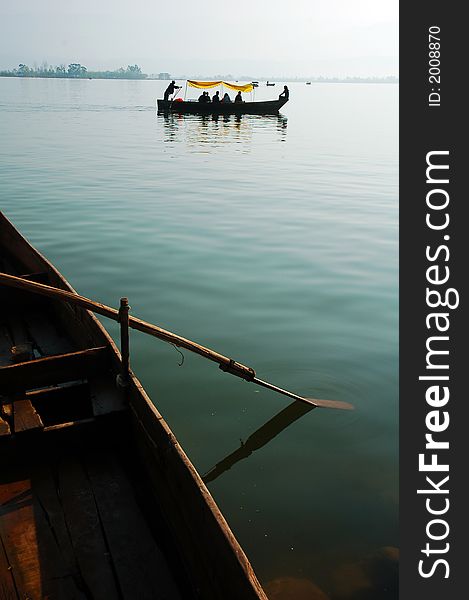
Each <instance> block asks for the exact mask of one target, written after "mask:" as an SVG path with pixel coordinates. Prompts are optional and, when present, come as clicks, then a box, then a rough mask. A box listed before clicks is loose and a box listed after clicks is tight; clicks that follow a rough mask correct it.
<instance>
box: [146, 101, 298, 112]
mask: <svg viewBox="0 0 469 600" xmlns="http://www.w3.org/2000/svg"><path fill="white" fill-rule="evenodd" d="M287 102H288V99H287V98H279V99H278V100H267V101H264V102H227V103H225V102H207V103H206V104H205V103H204V102H197V100H192V101H190V100H189V101H184V100H179V99H176V100H174V101H172V100H161V99H158V112H173V113H181V114H182V113H188V114H200V115H275V114H277V113H278V111H279V110H280V109H281V108H282V106H283V105H284V104H286V103H287Z"/></svg>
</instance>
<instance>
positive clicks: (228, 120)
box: [157, 113, 288, 152]
mask: <svg viewBox="0 0 469 600" xmlns="http://www.w3.org/2000/svg"><path fill="white" fill-rule="evenodd" d="M157 123H158V124H161V123H162V124H163V128H164V137H163V140H164V142H177V143H183V144H187V146H188V147H189V148H192V149H193V150H195V151H197V149H199V151H204V152H210V149H214V148H220V147H221V146H222V145H223V144H233V143H235V144H236V143H238V144H241V145H242V149H241V151H242V152H249V151H250V149H251V144H252V141H253V136H254V135H260V134H262V133H263V132H265V133H268V134H269V141H270V142H272V141H280V142H284V141H285V140H286V135H287V125H288V119H287V117H285V116H284V115H280V114H279V115H187V114H178V113H157ZM272 134H275V135H274V140H272Z"/></svg>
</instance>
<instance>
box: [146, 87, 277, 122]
mask: <svg viewBox="0 0 469 600" xmlns="http://www.w3.org/2000/svg"><path fill="white" fill-rule="evenodd" d="M254 83H255V82H252V83H246V84H244V85H237V84H234V83H228V82H226V81H193V80H188V81H187V84H188V85H189V86H191V87H195V88H197V89H201V90H207V89H210V88H216V87H222V88H223V87H226V88H228V89H231V90H234V91H238V92H243V93H247V92H252V90H253V89H254ZM267 85H275V83H268V82H267ZM287 102H288V98H284V97H279V98H278V99H277V100H265V101H260V102H255V101H248V102H245V101H242V102H222V101H221V100H220V101H219V102H210V101H209V102H199V101H198V100H185V99H184V100H183V99H182V98H173V99H172V100H162V99H161V98H158V100H157V106H158V112H174V113H189V114H201V115H275V114H277V113H278V111H279V110H280V109H281V108H282V106H283V105H284V104H286V103H287Z"/></svg>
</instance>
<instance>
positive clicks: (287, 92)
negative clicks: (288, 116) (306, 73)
mask: <svg viewBox="0 0 469 600" xmlns="http://www.w3.org/2000/svg"><path fill="white" fill-rule="evenodd" d="M289 97H290V90H289V89H288V88H287V86H286V85H284V86H283V92H282V93H281V94H280V96H279V97H278V99H279V100H281V99H282V98H285V100H288V98H289Z"/></svg>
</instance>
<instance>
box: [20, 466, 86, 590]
mask: <svg viewBox="0 0 469 600" xmlns="http://www.w3.org/2000/svg"><path fill="white" fill-rule="evenodd" d="M31 482H32V488H33V495H34V506H35V508H36V512H37V515H38V518H37V519H36V522H37V529H38V539H39V540H40V547H41V553H40V555H41V568H42V579H43V595H44V597H49V596H48V595H47V593H45V592H46V590H49V589H50V598H54V599H55V598H57V599H62V600H68V599H73V600H85V599H86V595H85V593H84V592H83V591H82V590H84V589H85V585H84V583H83V581H82V578H81V574H80V572H79V568H78V565H77V562H76V559H75V555H74V553H73V548H72V544H71V541H70V537H69V535H68V531H67V527H66V524H65V518H64V514H63V510H62V506H61V504H60V500H59V498H58V495H57V488H56V485H55V480H54V475H53V472H52V470H51V467H50V465H49V464H41V465H37V466H35V467H34V468H33V470H32V475H31Z"/></svg>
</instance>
